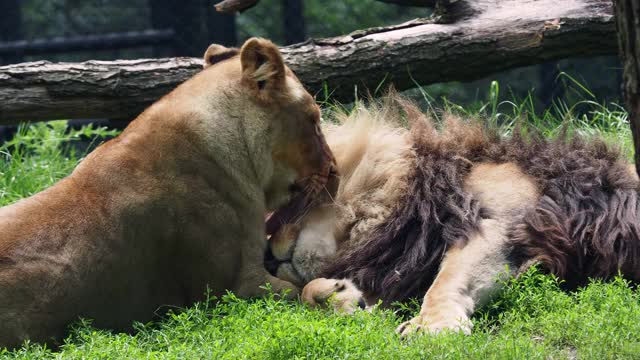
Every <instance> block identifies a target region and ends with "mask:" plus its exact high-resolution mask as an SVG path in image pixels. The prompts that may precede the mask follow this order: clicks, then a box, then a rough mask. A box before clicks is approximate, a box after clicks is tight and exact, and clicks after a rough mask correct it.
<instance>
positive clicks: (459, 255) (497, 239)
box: [396, 219, 509, 336]
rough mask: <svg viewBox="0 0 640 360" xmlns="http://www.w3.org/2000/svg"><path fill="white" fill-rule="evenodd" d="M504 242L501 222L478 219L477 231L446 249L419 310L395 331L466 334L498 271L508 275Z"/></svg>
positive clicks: (495, 288) (497, 284) (496, 288)
mask: <svg viewBox="0 0 640 360" xmlns="http://www.w3.org/2000/svg"><path fill="white" fill-rule="evenodd" d="M506 244H507V235H506V229H505V226H504V225H502V224H501V223H500V222H499V221H497V220H493V219H483V220H481V222H480V227H479V231H478V232H477V233H476V234H474V235H473V236H471V237H470V238H469V241H468V242H467V244H466V245H464V246H462V247H456V248H452V249H449V250H448V251H447V252H446V254H445V258H444V260H443V261H442V264H441V266H440V271H439V272H438V276H437V277H436V279H435V280H434V282H433V284H432V285H431V287H430V288H429V290H428V291H427V293H426V295H425V297H424V301H423V303H422V308H421V310H420V313H419V314H418V315H417V316H416V317H414V318H413V319H411V320H409V321H407V322H404V323H403V324H401V325H400V326H399V327H398V328H397V330H396V331H397V332H398V333H400V334H401V335H402V336H407V335H409V334H412V333H417V332H427V333H439V332H441V331H443V330H448V331H462V332H464V333H465V334H470V333H471V329H472V324H471V320H470V317H471V315H472V314H473V312H474V311H475V309H476V308H477V307H478V306H481V305H482V304H484V303H486V302H487V300H488V299H490V298H491V296H492V295H493V294H495V293H496V292H497V291H499V289H500V287H501V281H499V277H500V275H501V274H503V275H508V274H506V271H507V268H508V264H509V263H508V259H507V255H508V253H507V246H506Z"/></svg>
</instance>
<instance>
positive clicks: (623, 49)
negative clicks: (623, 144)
mask: <svg viewBox="0 0 640 360" xmlns="http://www.w3.org/2000/svg"><path fill="white" fill-rule="evenodd" d="M615 7H616V10H615V12H616V23H617V28H618V40H619V44H620V57H621V59H622V67H623V73H624V74H623V81H622V92H623V94H624V98H625V103H626V105H627V111H628V112H629V124H630V125H631V134H632V135H633V145H634V148H635V163H636V171H637V172H638V174H640V4H639V3H638V1H637V0H616V1H615Z"/></svg>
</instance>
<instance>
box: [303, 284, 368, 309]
mask: <svg viewBox="0 0 640 360" xmlns="http://www.w3.org/2000/svg"><path fill="white" fill-rule="evenodd" d="M300 298H301V300H302V302H303V303H305V304H307V305H309V306H311V307H323V306H325V305H326V304H327V303H330V304H331V306H332V307H333V309H334V310H335V311H336V312H338V313H345V314H351V313H353V312H354V311H355V310H356V309H357V308H361V309H364V308H365V306H366V304H365V302H364V300H363V299H364V295H363V294H362V292H361V291H360V290H358V288H357V287H356V286H355V285H354V284H353V282H351V281H350V280H347V279H341V280H335V279H325V278H318V279H315V280H312V281H311V282H309V283H308V284H307V286H305V287H304V289H303V291H302V295H301V296H300Z"/></svg>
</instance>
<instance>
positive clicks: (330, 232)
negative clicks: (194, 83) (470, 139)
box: [265, 99, 415, 286]
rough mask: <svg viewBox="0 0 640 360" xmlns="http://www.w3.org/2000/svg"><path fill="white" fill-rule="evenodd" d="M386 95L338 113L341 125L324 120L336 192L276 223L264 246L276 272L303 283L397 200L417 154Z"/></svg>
mask: <svg viewBox="0 0 640 360" xmlns="http://www.w3.org/2000/svg"><path fill="white" fill-rule="evenodd" d="M387 100H389V101H386V102H385V103H383V104H381V105H371V106H370V107H369V108H359V109H356V110H355V111H353V112H352V113H350V114H345V113H339V114H337V116H338V122H339V123H340V125H334V124H325V125H324V131H325V134H326V136H327V142H328V143H329V147H330V148H331V150H332V151H333V153H334V155H335V157H336V163H337V167H338V173H339V174H340V176H339V186H338V189H337V193H336V195H335V196H334V197H332V198H331V199H330V201H326V202H324V203H317V204H315V205H313V206H311V207H307V208H305V209H296V210H297V211H299V212H300V214H301V215H300V216H298V217H295V216H290V217H289V218H287V220H292V221H286V222H284V223H280V224H279V226H278V230H277V231H275V233H274V234H273V235H272V236H271V238H270V239H269V245H268V248H267V250H266V252H265V267H266V268H267V270H269V272H271V273H272V274H273V275H274V276H277V277H279V278H281V279H283V280H287V281H289V282H291V283H293V284H296V285H298V286H303V285H305V284H306V283H307V282H309V281H311V280H313V279H315V278H317V277H318V276H319V275H320V274H321V272H322V270H323V268H324V267H325V266H327V265H328V264H329V263H330V262H331V260H332V259H333V258H334V257H335V256H336V254H338V253H343V254H344V253H345V252H346V253H348V252H350V251H357V250H358V247H359V245H361V244H359V242H360V241H361V240H363V239H366V237H367V234H368V233H369V232H370V231H371V230H372V229H373V228H375V227H376V226H378V225H380V224H381V223H383V222H385V221H386V220H387V218H388V217H389V215H390V214H391V212H392V210H393V209H394V207H396V206H397V204H398V202H399V199H400V197H401V196H402V195H403V194H404V193H405V191H406V189H407V186H408V182H407V181H408V176H409V174H410V173H411V171H412V169H413V168H414V167H415V165H414V160H415V154H414V152H413V148H412V143H411V139H410V136H409V130H408V129H406V128H405V127H402V126H400V125H399V123H400V122H401V121H402V119H401V112H399V111H398V109H397V106H395V105H397V104H396V103H394V102H393V101H391V100H390V99H387ZM289 210H290V209H285V210H281V211H289ZM277 215H278V213H276V216H277ZM275 221H281V219H277V220H275Z"/></svg>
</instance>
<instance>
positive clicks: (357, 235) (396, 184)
mask: <svg viewBox="0 0 640 360" xmlns="http://www.w3.org/2000/svg"><path fill="white" fill-rule="evenodd" d="M401 108H402V109H403V110H402V111H401V110H400V109H401ZM402 113H404V115H402V116H401V114H402ZM404 119H408V120H409V123H410V124H411V127H410V129H406V128H403V127H402V126H400V125H399V123H400V122H402V121H403V120H404ZM341 123H342V124H341V125H332V124H327V125H326V127H325V129H324V130H325V135H326V137H327V142H328V143H329V147H330V148H331V149H332V151H333V153H334V155H335V157H336V162H337V166H338V172H339V173H340V174H341V179H340V185H339V188H338V192H337V195H336V197H335V198H334V201H333V202H331V203H328V204H324V205H320V206H315V207H312V208H310V209H307V211H305V212H304V213H302V215H301V216H297V217H292V218H291V219H292V220H291V221H289V222H288V223H285V224H279V225H281V226H272V228H274V229H275V230H276V231H274V234H273V235H272V237H271V238H270V241H269V248H268V249H267V252H266V253H265V266H266V267H267V269H268V270H269V271H270V272H271V273H272V274H274V275H276V276H278V277H280V278H282V279H285V280H288V281H291V282H293V283H295V284H297V285H299V286H304V285H306V286H305V287H304V289H303V291H302V300H303V301H304V302H306V303H309V304H312V305H323V304H324V303H325V302H327V299H329V298H331V299H332V300H333V301H332V302H331V303H332V304H333V307H334V308H335V309H337V310H342V311H346V312H350V311H352V310H353V309H354V308H356V307H358V306H360V307H363V308H364V307H365V306H367V305H371V304H372V303H376V302H377V301H378V300H382V301H383V303H384V304H389V303H391V302H393V301H396V300H406V299H408V298H410V297H416V296H424V302H423V305H422V310H421V311H420V314H419V315H417V316H416V317H415V318H414V319H412V320H411V321H408V322H406V323H404V324H402V325H400V327H399V328H398V332H400V333H401V334H402V335H407V334H409V333H412V332H415V331H426V332H438V331H441V330H443V329H447V330H461V331H464V332H465V333H469V332H470V331H471V322H470V321H469V318H470V316H471V315H472V314H473V312H474V310H475V309H476V308H477V307H478V306H481V305H482V304H484V303H486V302H487V300H488V299H490V298H491V296H492V295H494V294H495V293H496V292H497V291H498V290H499V288H500V285H501V282H499V281H496V280H497V277H499V276H500V275H508V274H517V273H518V271H521V270H523V269H525V268H526V267H527V266H528V265H530V264H532V263H534V262H539V263H540V264H541V266H542V267H543V268H544V269H546V270H547V271H549V272H551V273H553V274H555V275H557V276H559V277H560V278H561V279H563V280H565V281H566V283H565V284H566V285H567V286H568V287H575V286H578V285H581V284H584V283H585V282H586V281H587V280H588V278H590V277H591V278H605V279H606V278H610V277H612V276H615V275H616V274H618V271H620V272H621V273H622V274H623V275H624V276H626V277H628V278H629V279H631V280H634V281H638V280H640V198H639V196H638V185H639V184H638V179H637V176H636V175H635V169H634V168H633V167H630V166H629V165H628V164H627V162H626V161H625V160H624V159H623V158H622V157H621V156H620V154H619V153H618V152H617V151H616V150H614V149H612V148H611V147H609V146H607V145H605V144H604V143H603V142H602V141H601V140H598V139H594V140H587V139H583V138H581V137H579V136H572V135H568V134H566V133H565V134H564V135H561V136H559V137H558V138H557V139H555V140H546V139H544V138H543V137H541V136H538V135H536V134H531V133H529V134H528V135H526V132H524V131H520V130H516V131H514V134H513V135H512V136H511V137H501V136H499V135H498V132H497V130H496V129H491V128H487V127H484V126H482V125H481V124H480V123H479V122H474V121H463V120H461V119H459V118H456V117H454V116H448V117H447V118H446V119H445V121H444V124H443V125H442V126H441V128H440V129H439V130H436V128H435V126H434V125H433V124H432V123H431V121H430V120H429V119H427V118H426V117H425V116H424V115H423V114H422V113H421V112H420V111H419V110H417V109H416V108H415V107H414V106H412V105H411V104H408V103H407V102H405V101H403V100H398V101H396V102H393V101H390V100H388V101H387V102H386V104H384V105H382V106H377V107H376V106H374V107H373V108H372V109H369V110H367V109H358V110H357V111H355V112H354V113H353V114H352V115H350V116H346V115H343V116H342V121H341ZM278 216H279V214H276V217H277V218H278ZM279 218H281V217H279ZM314 279H315V280H314ZM425 292H426V295H424V294H425Z"/></svg>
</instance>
